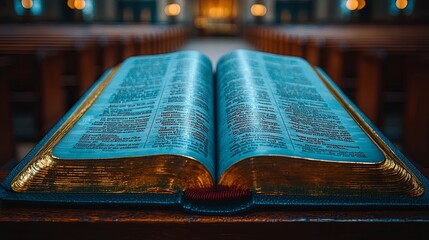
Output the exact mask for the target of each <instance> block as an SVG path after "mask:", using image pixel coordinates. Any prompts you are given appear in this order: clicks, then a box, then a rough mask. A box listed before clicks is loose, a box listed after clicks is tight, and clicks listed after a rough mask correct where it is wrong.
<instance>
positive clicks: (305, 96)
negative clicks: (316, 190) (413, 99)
mask: <svg viewBox="0 0 429 240" xmlns="http://www.w3.org/2000/svg"><path fill="white" fill-rule="evenodd" d="M216 87H217V91H216V95H217V96H216V98H217V99H216V100H217V134H218V141H217V144H218V145H217V149H218V151H217V154H218V156H217V158H218V179H219V178H220V176H221V175H222V174H223V172H224V171H226V170H227V169H228V168H229V167H230V166H231V165H233V164H234V163H236V162H238V161H240V160H243V159H246V158H249V157H255V156H269V155H273V156H290V157H298V158H306V159H313V160H315V161H334V162H354V163H356V162H357V163H379V162H381V161H383V160H384V155H383V154H382V153H381V151H380V150H379V149H378V148H377V146H376V145H375V144H374V143H373V142H372V141H371V140H370V139H369V138H368V136H367V135H366V134H365V133H364V132H363V130H362V129H361V128H360V127H359V125H358V124H357V123H356V122H355V121H354V120H353V118H352V117H351V116H350V115H349V113H348V112H347V111H346V110H345V109H344V108H343V106H342V105H341V104H340V103H339V102H338V101H337V99H336V98H335V97H334V96H333V95H332V93H331V92H330V91H329V89H328V88H327V87H326V86H325V85H324V83H323V82H322V80H321V79H320V77H319V76H318V75H317V73H316V72H315V71H314V70H313V68H312V67H311V66H310V65H309V64H308V63H307V62H306V61H305V60H303V59H301V58H297V57H288V56H279V55H273V54H267V53H261V52H257V51H250V50H237V51H234V52H231V53H229V54H227V55H225V56H224V57H223V58H221V59H220V61H219V63H218V66H217V79H216Z"/></svg>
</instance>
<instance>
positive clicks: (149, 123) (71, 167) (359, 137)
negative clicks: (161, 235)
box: [0, 50, 428, 212]
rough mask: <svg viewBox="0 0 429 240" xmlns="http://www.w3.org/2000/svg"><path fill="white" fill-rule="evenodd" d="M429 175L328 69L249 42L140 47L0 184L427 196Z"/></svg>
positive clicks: (148, 196)
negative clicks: (215, 49)
mask: <svg viewBox="0 0 429 240" xmlns="http://www.w3.org/2000/svg"><path fill="white" fill-rule="evenodd" d="M427 186H428V181H427V180H426V179H425V178H424V177H423V176H422V175H421V173H420V172H419V171H418V170H417V169H416V168H415V167H414V166H413V165H412V164H411V163H410V162H409V161H408V160H407V159H406V158H405V157H404V156H403V155H402V154H401V153H400V152H399V151H398V150H397V149H396V148H395V147H394V146H393V145H392V144H391V143H390V142H389V141H388V140H387V139H385V138H384V137H383V135H382V134H381V133H380V132H379V131H378V130H377V129H376V128H375V127H374V126H373V125H372V124H371V123H370V122H369V121H368V120H367V119H366V118H365V117H364V116H363V115H362V114H361V113H360V112H359V110H358V109H357V108H356V107H355V106H354V105H353V104H352V103H351V102H350V101H349V100H348V99H347V98H346V97H345V96H344V95H343V94H342V93H341V91H340V90H339V89H338V88H337V87H336V86H335V84H333V83H332V81H331V80H329V78H328V77H327V76H326V74H324V73H323V72H322V71H321V70H320V69H317V68H313V67H312V66H310V65H309V64H308V63H307V62H306V61H305V60H303V59H301V58H296V57H288V56H279V55H273V54H267V53H262V52H256V51H250V50H237V51H233V52H231V53H229V54H226V55H224V56H223V57H222V58H221V59H220V60H219V62H218V64H217V67H216V74H215V75H214V74H213V69H212V64H211V63H210V61H209V59H208V58H207V57H205V56H204V55H202V54H201V53H198V52H194V51H182V52H176V53H170V54H162V55H153V56H138V57H131V58H129V59H127V60H126V61H124V62H123V63H122V64H120V65H119V66H117V67H115V68H114V69H111V70H109V71H108V72H106V73H105V74H104V75H103V76H102V77H101V78H100V79H99V81H98V82H97V83H96V84H94V86H93V87H92V88H91V89H90V90H89V91H88V92H87V93H86V95H85V96H83V97H82V99H81V100H80V101H79V102H78V103H77V104H76V105H75V106H74V108H73V109H71V110H70V111H69V113H67V114H66V116H64V118H63V119H62V120H61V121H60V122H59V123H58V124H57V126H56V127H55V128H54V129H53V130H52V131H51V132H50V133H49V134H48V135H47V136H46V137H45V138H44V139H43V140H42V141H41V142H40V143H39V144H38V145H37V146H36V147H35V148H34V149H33V150H32V151H31V152H30V153H29V155H28V156H27V157H26V158H25V159H24V160H23V161H22V162H20V163H19V164H18V166H17V167H16V168H15V169H14V170H13V171H12V172H11V173H10V174H9V176H8V177H7V178H6V179H5V181H4V182H3V184H2V187H3V188H2V192H1V193H0V195H1V198H3V199H5V200H21V201H45V202H71V203H109V204H110V203H113V204H114V203H119V204H121V203H125V204H159V205H181V206H183V207H184V208H187V209H190V210H194V211H201V212H232V211H238V210H243V209H247V208H249V207H252V206H264V205H270V206H272V205H279V206H286V205H288V206H290V205H292V206H298V205H303V206H307V205H344V206H345V205H350V204H355V205H364V206H367V205H383V204H384V205H387V206H389V205H428V195H427V189H426V188H427Z"/></svg>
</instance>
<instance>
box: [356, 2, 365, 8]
mask: <svg viewBox="0 0 429 240" xmlns="http://www.w3.org/2000/svg"><path fill="white" fill-rule="evenodd" d="M365 5H366V2H365V0H358V7H357V10H361V9H362V8H364V7H365Z"/></svg>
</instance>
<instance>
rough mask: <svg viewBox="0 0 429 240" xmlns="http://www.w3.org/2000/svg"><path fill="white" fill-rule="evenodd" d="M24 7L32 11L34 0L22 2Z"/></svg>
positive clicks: (23, 0)
mask: <svg viewBox="0 0 429 240" xmlns="http://www.w3.org/2000/svg"><path fill="white" fill-rule="evenodd" d="M21 4H22V7H23V8H25V9H30V8H31V7H32V6H33V0H22V1H21Z"/></svg>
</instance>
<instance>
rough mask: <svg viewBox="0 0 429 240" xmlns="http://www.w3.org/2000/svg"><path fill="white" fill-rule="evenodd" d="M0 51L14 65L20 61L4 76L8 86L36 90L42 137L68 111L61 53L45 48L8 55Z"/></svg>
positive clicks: (35, 106)
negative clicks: (63, 83)
mask: <svg viewBox="0 0 429 240" xmlns="http://www.w3.org/2000/svg"><path fill="white" fill-rule="evenodd" d="M2 50H3V51H2ZM9 50H13V48H9ZM0 52H2V53H3V54H2V55H3V56H7V57H9V58H10V59H11V61H12V62H13V63H14V64H19V66H18V67H17V68H16V71H9V72H8V74H7V76H5V79H4V80H5V81H8V82H9V83H10V85H11V86H10V87H9V89H11V88H16V87H18V88H22V87H20V86H24V87H23V88H24V89H28V88H30V89H32V91H33V92H34V93H35V94H33V98H32V99H33V101H34V102H35V103H36V104H35V105H34V116H35V126H36V129H38V130H39V131H38V137H39V138H40V137H42V136H43V135H44V134H45V133H46V132H47V131H48V130H49V129H50V128H51V127H52V126H53V125H54V124H55V123H56V122H57V121H58V120H59V119H60V118H61V117H62V115H63V114H64V112H65V103H64V101H65V93H64V89H63V87H62V84H61V81H60V80H61V76H62V69H63V59H62V58H61V56H60V55H59V54H58V52H55V51H52V50H43V49H21V51H14V53H13V54H10V53H9V54H7V53H5V51H4V49H1V48H0ZM23 70H25V71H23ZM8 94H9V95H10V92H9V93H8ZM9 104H10V101H9Z"/></svg>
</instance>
